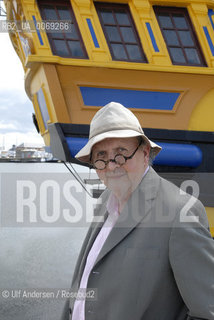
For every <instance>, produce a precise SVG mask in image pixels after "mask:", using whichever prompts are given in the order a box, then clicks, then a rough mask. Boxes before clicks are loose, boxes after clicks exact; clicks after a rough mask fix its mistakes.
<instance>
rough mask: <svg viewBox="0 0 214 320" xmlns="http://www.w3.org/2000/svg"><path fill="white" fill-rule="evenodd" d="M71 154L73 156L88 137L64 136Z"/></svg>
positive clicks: (85, 142)
mask: <svg viewBox="0 0 214 320" xmlns="http://www.w3.org/2000/svg"><path fill="white" fill-rule="evenodd" d="M65 140H66V142H67V145H68V149H69V151H70V153H71V156H72V157H73V158H74V156H75V155H76V154H77V153H78V152H79V151H80V150H81V149H82V148H83V147H84V146H85V145H86V144H87V142H88V138H80V137H65Z"/></svg>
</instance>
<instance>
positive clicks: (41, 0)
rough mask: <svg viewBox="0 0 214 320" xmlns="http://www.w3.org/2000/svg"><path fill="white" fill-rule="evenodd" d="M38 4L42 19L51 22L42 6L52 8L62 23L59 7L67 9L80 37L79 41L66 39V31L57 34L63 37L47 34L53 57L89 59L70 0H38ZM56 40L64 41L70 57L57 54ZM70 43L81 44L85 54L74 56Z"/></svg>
mask: <svg viewBox="0 0 214 320" xmlns="http://www.w3.org/2000/svg"><path fill="white" fill-rule="evenodd" d="M37 4H38V8H39V12H40V15H41V18H42V20H49V19H46V14H45V12H44V8H42V6H46V5H48V6H52V9H54V11H55V12H56V15H57V18H58V20H59V21H60V20H61V19H60V16H59V13H58V9H57V6H61V7H65V8H67V9H68V11H69V13H70V15H71V17H72V25H74V26H75V30H76V33H77V36H78V39H77V40H73V39H68V38H66V33H65V32H64V31H61V32H57V33H59V34H60V35H62V37H63V38H62V37H61V38H60V37H52V33H49V32H47V33H46V35H47V37H48V40H49V43H50V48H51V51H52V53H53V55H56V56H59V57H62V58H68V59H70V58H72V59H88V54H87V51H86V48H85V45H84V42H83V39H82V35H81V33H80V30H79V26H78V23H77V20H76V17H75V14H74V11H73V8H72V6H71V3H70V1H69V0H62V1H60V0H57V1H54V0H37ZM54 40H63V41H64V43H65V45H66V48H67V50H68V52H69V55H64V56H62V55H59V53H58V52H57V48H56V46H55V44H54ZM68 41H76V42H78V43H79V44H80V46H81V49H82V52H83V56H79V57H78V56H74V55H72V52H71V50H70V48H69V45H68Z"/></svg>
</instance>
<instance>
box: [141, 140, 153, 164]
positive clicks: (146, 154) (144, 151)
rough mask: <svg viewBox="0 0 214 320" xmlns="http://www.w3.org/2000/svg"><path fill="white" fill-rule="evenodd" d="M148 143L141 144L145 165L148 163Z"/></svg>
mask: <svg viewBox="0 0 214 320" xmlns="http://www.w3.org/2000/svg"><path fill="white" fill-rule="evenodd" d="M150 149H151V147H150V145H149V144H148V143H147V144H146V145H145V146H143V155H144V160H145V163H146V165H147V164H148V163H149V154H150Z"/></svg>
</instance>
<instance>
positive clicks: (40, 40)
mask: <svg viewBox="0 0 214 320" xmlns="http://www.w3.org/2000/svg"><path fill="white" fill-rule="evenodd" d="M32 17H33V22H34V25H35V28H36V33H37V36H38V38H39V42H40V44H41V45H42V46H43V45H44V42H43V40H42V36H41V33H40V31H39V29H38V28H37V23H36V18H35V16H32Z"/></svg>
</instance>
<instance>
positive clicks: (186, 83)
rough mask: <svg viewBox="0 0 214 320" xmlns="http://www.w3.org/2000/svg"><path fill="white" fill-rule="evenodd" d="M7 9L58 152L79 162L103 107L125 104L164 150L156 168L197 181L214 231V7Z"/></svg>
mask: <svg viewBox="0 0 214 320" xmlns="http://www.w3.org/2000/svg"><path fill="white" fill-rule="evenodd" d="M5 5H6V9H7V19H8V20H9V21H10V22H12V23H13V24H11V25H10V26H9V25H7V26H6V27H7V28H8V31H10V36H11V41H12V43H13V45H14V48H15V50H16V52H17V54H18V55H19V57H20V59H21V61H22V64H23V68H24V70H25V88H26V92H27V94H28V96H29V98H30V99H31V100H32V102H33V105H34V109H35V119H36V121H37V123H38V127H39V131H40V133H41V135H42V136H43V138H44V141H45V144H46V145H51V149H52V152H53V154H54V156H55V157H57V158H59V159H61V160H64V161H75V160H74V155H75V154H76V153H77V152H78V150H79V149H80V148H81V147H82V146H83V144H84V143H85V142H86V140H87V138H88V131H89V123H90V121H91V119H92V117H93V115H94V114H95V112H96V111H97V110H98V108H100V107H101V106H103V105H105V104H106V103H108V102H110V101H117V102H121V103H122V104H124V105H125V106H126V107H128V108H130V109H131V110H132V111H133V112H134V113H135V115H136V116H137V117H138V119H139V120H140V122H141V124H142V127H143V128H146V129H145V132H146V134H147V135H148V136H149V137H150V138H151V139H153V140H155V141H157V142H158V143H159V144H161V145H162V146H163V151H162V152H161V153H160V155H159V156H158V157H157V159H156V161H155V163H154V165H155V167H156V169H157V170H158V171H159V172H160V173H161V174H162V175H165V174H164V172H169V173H170V174H171V175H170V176H169V178H170V179H171V180H174V181H175V182H177V183H178V181H180V182H181V181H183V180H184V179H185V180H190V179H195V180H196V181H197V182H198V183H199V185H200V188H201V189H200V197H201V199H202V201H203V203H204V204H205V205H206V207H207V212H208V215H209V220H210V225H211V227H212V232H213V235H214V209H213V208H214V200H213V198H214V197H213V195H214V190H212V189H213V188H214V187H213V185H214V183H213V182H214V179H213V177H212V173H214V144H213V143H214V134H213V132H214V120H213V119H214V102H213V101H214V1H213V0H203V1H202V0H201V1H199V0H189V1H181V0H177V1H174V0H171V1H168V0H167V1H166V0H159V1H158V0H153V1H150V0H129V1H128V0H118V1H115V0H112V1H108V0H105V1H92V0H71V1H69V0H58V1H54V0H52V1H51V0H37V1H35V0H19V1H18V0H17V1H15V0H14V1H9V0H5ZM181 173H182V174H181ZM201 173H203V174H201Z"/></svg>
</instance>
